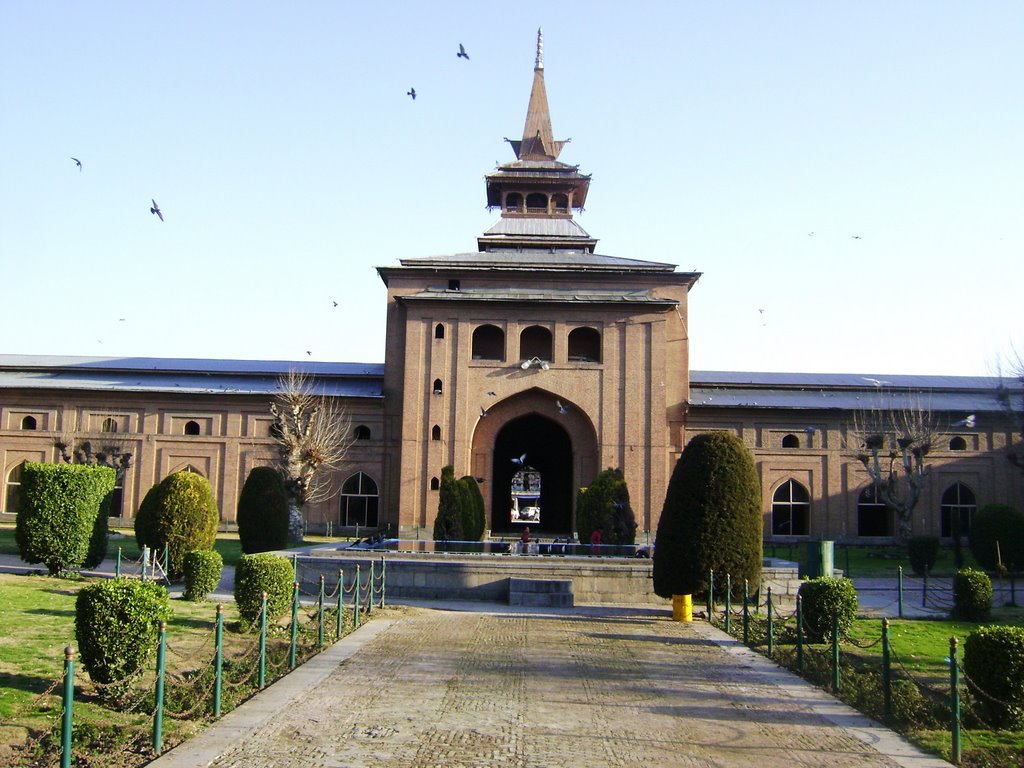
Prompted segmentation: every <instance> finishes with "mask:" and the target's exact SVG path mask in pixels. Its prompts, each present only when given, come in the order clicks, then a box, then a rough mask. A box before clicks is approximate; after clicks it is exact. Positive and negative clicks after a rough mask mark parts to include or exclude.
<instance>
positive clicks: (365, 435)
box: [355, 424, 370, 440]
mask: <svg viewBox="0 0 1024 768" xmlns="http://www.w3.org/2000/svg"><path fill="white" fill-rule="evenodd" d="M355 435H356V440H369V439H370V428H369V427H368V426H366V425H365V424H360V425H359V426H358V427H356V430H355Z"/></svg>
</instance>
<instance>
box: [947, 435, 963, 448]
mask: <svg viewBox="0 0 1024 768" xmlns="http://www.w3.org/2000/svg"><path fill="white" fill-rule="evenodd" d="M949 450H951V451H966V450H967V441H966V440H964V439H963V438H962V437H960V435H957V436H956V437H954V438H953V439H952V440H950V441H949Z"/></svg>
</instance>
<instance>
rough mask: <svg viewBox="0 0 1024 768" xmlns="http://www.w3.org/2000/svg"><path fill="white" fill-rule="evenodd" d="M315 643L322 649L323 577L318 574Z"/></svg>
mask: <svg viewBox="0 0 1024 768" xmlns="http://www.w3.org/2000/svg"><path fill="white" fill-rule="evenodd" d="M317 614H318V616H319V618H318V619H317V628H316V643H317V647H318V648H323V647H324V575H323V574H322V573H321V574H320V599H319V601H318V602H317Z"/></svg>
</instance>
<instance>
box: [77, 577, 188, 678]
mask: <svg viewBox="0 0 1024 768" xmlns="http://www.w3.org/2000/svg"><path fill="white" fill-rule="evenodd" d="M170 615H171V610H170V605H169V603H168V598H167V590H166V589H164V588H163V587H162V586H160V584H158V583H156V582H154V581H136V580H134V579H106V580H104V581H99V582H97V583H95V584H90V585H88V586H87V587H84V588H83V589H82V590H81V591H80V592H79V593H78V597H77V598H76V600H75V638H76V639H77V640H78V653H79V655H80V657H81V659H82V666H84V667H85V670H86V671H87V672H88V673H89V677H90V678H91V679H92V681H93V682H94V683H98V684H100V685H109V686H111V688H110V689H109V692H110V693H111V695H112V696H114V697H116V696H118V695H120V694H121V693H124V692H125V690H126V689H127V686H128V685H130V683H131V681H132V680H133V679H134V678H135V677H136V676H137V675H138V674H140V673H141V672H143V671H144V668H145V665H146V661H147V660H148V659H149V656H150V654H151V653H152V652H153V649H154V648H156V644H157V642H158V640H159V635H160V629H159V624H160V622H161V621H167V619H168V618H169V617H170Z"/></svg>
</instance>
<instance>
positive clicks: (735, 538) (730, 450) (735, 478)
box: [654, 432, 763, 597]
mask: <svg viewBox="0 0 1024 768" xmlns="http://www.w3.org/2000/svg"><path fill="white" fill-rule="evenodd" d="M762 527H763V523H762V519H761V484H760V481H759V480H758V475H757V469H756V468H755V466H754V457H753V455H752V454H751V453H750V451H749V450H748V449H747V447H746V446H745V445H744V444H743V441H742V440H740V439H739V438H738V437H737V436H736V435H734V434H730V433H728V432H707V433H704V434H700V435H697V436H696V437H694V438H693V439H692V440H690V442H689V443H688V444H687V445H686V448H685V449H684V450H683V453H682V455H681V456H680V457H679V461H677V462H676V466H675V470H673V472H672V479H671V480H670V481H669V484H668V491H667V493H666V494H665V504H664V507H663V508H662V511H661V519H660V520H659V521H658V533H657V538H656V540H655V547H654V592H655V593H656V594H657V595H658V596H660V597H671V596H672V595H685V594H692V595H694V596H695V597H696V596H698V595H706V594H707V590H708V571H709V570H710V569H712V568H713V569H714V571H715V573H716V574H717V575H719V576H722V577H724V576H725V575H726V574H731V575H732V583H733V584H734V585H742V584H743V580H744V579H746V580H747V581H748V582H749V583H750V584H751V585H757V584H760V583H761V538H762V537H761V530H762ZM740 588H742V587H741V586H740Z"/></svg>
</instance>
